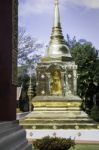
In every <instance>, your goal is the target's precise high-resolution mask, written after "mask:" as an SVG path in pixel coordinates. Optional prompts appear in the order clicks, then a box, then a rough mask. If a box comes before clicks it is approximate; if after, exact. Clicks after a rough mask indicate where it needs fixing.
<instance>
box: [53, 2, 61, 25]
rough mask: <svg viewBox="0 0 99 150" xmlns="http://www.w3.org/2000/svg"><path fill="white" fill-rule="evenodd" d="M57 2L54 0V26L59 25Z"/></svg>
mask: <svg viewBox="0 0 99 150" xmlns="http://www.w3.org/2000/svg"><path fill="white" fill-rule="evenodd" d="M58 5H59V2H58V0H55V12H54V27H58V26H60V14H59V7H58Z"/></svg>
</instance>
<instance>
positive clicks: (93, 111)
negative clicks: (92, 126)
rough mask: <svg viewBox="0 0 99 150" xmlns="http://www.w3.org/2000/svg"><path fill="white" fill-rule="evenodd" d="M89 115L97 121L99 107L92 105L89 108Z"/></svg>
mask: <svg viewBox="0 0 99 150" xmlns="http://www.w3.org/2000/svg"><path fill="white" fill-rule="evenodd" d="M90 116H91V117H92V118H93V119H94V120H95V121H98V122H99V107H98V106H96V105H95V106H93V108H92V109H91V114H90Z"/></svg>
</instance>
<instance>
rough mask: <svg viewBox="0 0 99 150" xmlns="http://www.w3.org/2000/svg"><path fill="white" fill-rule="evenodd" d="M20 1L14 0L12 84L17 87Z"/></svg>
mask: <svg viewBox="0 0 99 150" xmlns="http://www.w3.org/2000/svg"><path fill="white" fill-rule="evenodd" d="M17 53H18V0H12V84H13V85H17Z"/></svg>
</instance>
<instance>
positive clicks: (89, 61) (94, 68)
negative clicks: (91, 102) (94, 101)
mask: <svg viewBox="0 0 99 150" xmlns="http://www.w3.org/2000/svg"><path fill="white" fill-rule="evenodd" d="M71 41H73V42H69V43H72V44H71V45H70V47H71V54H72V57H73V60H74V61H75V63H76V64H77V66H78V70H77V73H78V88H77V89H78V95H79V96H80V97H84V96H85V93H86V90H87V88H88V85H89V83H90V81H93V82H94V81H95V82H99V61H98V59H97V58H98V53H97V50H96V49H95V47H93V45H92V44H91V43H90V42H87V41H86V40H83V42H81V40H80V41H78V42H77V41H76V39H75V38H73V39H72V40H71Z"/></svg>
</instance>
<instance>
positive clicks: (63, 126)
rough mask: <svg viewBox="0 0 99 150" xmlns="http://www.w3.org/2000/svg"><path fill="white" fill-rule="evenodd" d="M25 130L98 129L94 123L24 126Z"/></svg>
mask: <svg viewBox="0 0 99 150" xmlns="http://www.w3.org/2000/svg"><path fill="white" fill-rule="evenodd" d="M23 127H24V128H25V129H97V128H98V125H97V124H93V123H89V124H88V123H87V124H86V123H83V124H82V123H68V124H55V123H54V124H43V123H42V124H24V125H23Z"/></svg>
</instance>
